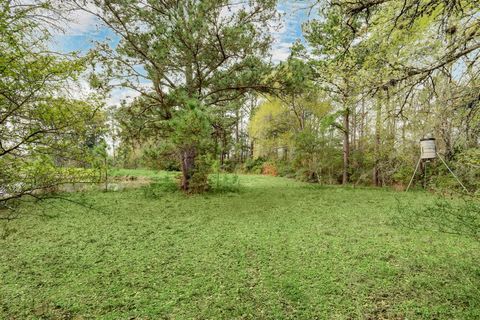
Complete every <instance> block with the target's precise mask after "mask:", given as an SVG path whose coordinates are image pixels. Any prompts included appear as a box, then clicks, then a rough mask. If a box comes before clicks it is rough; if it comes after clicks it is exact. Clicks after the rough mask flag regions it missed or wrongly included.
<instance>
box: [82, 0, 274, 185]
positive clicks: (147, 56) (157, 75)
mask: <svg viewBox="0 0 480 320" xmlns="http://www.w3.org/2000/svg"><path fill="white" fill-rule="evenodd" d="M76 2H77V4H78V5H79V6H80V7H82V8H83V9H84V10H88V8H89V7H88V6H87V5H86V4H87V3H90V4H93V5H95V6H96V7H97V8H98V10H90V12H91V13H92V14H95V15H96V16H98V17H99V18H100V19H101V20H102V21H103V22H104V23H105V24H106V25H107V26H109V27H110V28H111V29H112V30H114V31H115V32H116V33H117V34H118V35H119V36H120V37H121V41H120V44H119V45H118V48H117V49H116V51H115V52H112V51H109V50H108V49H107V50H105V52H104V53H105V64H107V62H109V61H110V62H112V64H111V65H110V66H111V69H110V70H112V74H111V75H112V77H113V78H116V79H121V83H119V85H121V86H123V87H127V88H131V89H133V90H135V91H137V92H139V93H140V94H141V95H142V96H143V97H145V98H148V104H146V105H145V106H144V109H142V113H141V114H140V115H139V116H141V117H143V116H145V117H146V118H150V120H151V118H152V117H154V118H155V119H156V120H155V121H150V123H147V122H146V123H145V125H146V126H148V125H150V124H151V123H153V124H154V126H155V127H156V129H158V130H160V131H163V132H164V133H165V134H166V135H169V134H170V131H169V129H168V128H171V126H170V125H169V124H168V123H167V122H169V121H174V119H175V118H176V117H182V114H183V111H182V110H186V109H188V108H190V107H191V106H195V107H194V108H195V109H198V112H199V113H204V114H205V115H206V116H207V117H208V118H210V119H212V118H215V117H222V115H224V114H225V112H224V108H225V107H226V106H227V105H229V104H230V103H231V102H234V101H236V100H238V99H239V98H241V97H242V96H244V95H245V94H246V93H248V92H250V91H252V90H253V91H267V90H268V89H269V86H268V83H266V82H265V79H264V75H265V74H267V73H268V72H269V69H270V68H269V66H268V65H267V64H265V63H264V57H265V56H267V55H268V49H269V46H270V43H271V40H272V39H271V35H270V32H269V31H270V27H271V25H272V23H274V22H275V19H276V17H277V12H276V1H275V0H256V1H249V2H243V1H241V2H237V1H230V0H220V1H218V0H203V1H193V0H181V1H127V0H110V1H102V0H94V1H80V0H76ZM85 8H87V9H85ZM146 84H148V85H146ZM187 106H190V107H187ZM210 121H212V120H210ZM202 134H205V136H204V137H203V139H208V138H209V135H211V132H206V131H202ZM179 136H181V135H179ZM185 136H186V135H185ZM172 141H173V140H172ZM174 141H176V142H175V146H176V148H177V149H178V150H177V154H178V155H179V159H178V160H179V163H181V164H182V166H181V167H182V174H183V179H182V181H183V182H182V189H183V190H185V191H189V183H188V181H189V180H190V179H191V177H192V176H193V174H194V171H195V170H196V168H195V166H196V159H197V157H199V156H203V155H205V153H206V151H207V150H199V147H200V146H191V145H189V146H188V148H186V149H183V148H184V147H185V146H186V145H187V144H186V142H180V141H178V140H174ZM205 182H206V181H205Z"/></svg>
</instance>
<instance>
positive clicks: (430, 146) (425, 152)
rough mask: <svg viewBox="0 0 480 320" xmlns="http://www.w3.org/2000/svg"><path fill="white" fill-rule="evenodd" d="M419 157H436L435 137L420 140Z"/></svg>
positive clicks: (423, 158) (425, 158) (424, 158)
mask: <svg viewBox="0 0 480 320" xmlns="http://www.w3.org/2000/svg"><path fill="white" fill-rule="evenodd" d="M420 149H421V153H420V158H421V159H422V160H429V159H435V158H436V157H437V147H436V145H435V138H424V139H421V140H420Z"/></svg>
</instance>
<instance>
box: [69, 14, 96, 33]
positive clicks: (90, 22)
mask: <svg viewBox="0 0 480 320" xmlns="http://www.w3.org/2000/svg"><path fill="white" fill-rule="evenodd" d="M68 18H69V20H70V23H68V25H67V26H66V28H65V34H66V35H69V36H73V35H85V34H86V33H90V32H93V31H95V30H96V29H97V26H98V25H99V21H98V18H97V17H95V16H94V15H93V14H91V13H88V12H85V11H75V12H73V13H71V14H70V16H69V17H68Z"/></svg>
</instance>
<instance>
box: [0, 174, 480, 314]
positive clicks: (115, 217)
mask: <svg viewBox="0 0 480 320" xmlns="http://www.w3.org/2000/svg"><path fill="white" fill-rule="evenodd" d="M121 174H123V175H125V174H128V175H146V176H149V177H151V178H156V177H160V176H165V174H164V173H155V172H152V171H137V172H132V171H122V172H118V173H117V175H121ZM159 179H160V178H159ZM160 180H161V179H160ZM240 182H241V185H242V188H241V189H240V192H238V193H209V194H206V195H198V196H185V195H183V194H181V193H178V192H171V191H165V192H160V193H151V192H147V191H148V190H149V188H143V189H133V190H132V189H126V190H124V191H121V192H108V193H102V192H96V193H93V192H92V193H83V194H82V193H77V194H72V195H69V198H70V199H72V200H75V201H78V202H83V203H88V204H89V205H92V206H93V207H94V208H95V209H96V210H87V209H85V208H84V207H82V206H79V205H76V204H74V203H69V202H59V201H49V202H44V203H43V204H41V205H40V206H39V207H33V206H28V207H26V208H25V210H26V211H27V212H28V215H26V216H23V218H21V219H19V220H16V221H13V222H10V223H9V224H10V225H11V226H10V227H11V228H15V229H16V232H15V233H13V234H12V235H10V236H9V237H8V238H7V239H5V240H0V319H163V318H165V319H479V318H480V264H479V261H480V245H479V243H478V242H475V241H473V240H470V239H468V238H464V237H460V236H453V235H447V234H440V233H434V232H419V231H413V230H409V229H402V228H399V227H397V226H395V225H393V224H392V220H393V215H395V209H394V208H395V206H396V198H400V200H401V201H404V202H409V203H410V204H412V205H414V206H420V205H422V204H425V203H427V202H429V201H432V200H433V196H431V195H428V194H425V193H420V192H412V193H408V194H404V193H402V194H400V193H395V192H392V191H388V190H380V189H366V188H359V189H353V188H340V187H320V186H313V185H307V184H303V183H299V182H295V181H292V180H287V179H282V178H272V177H260V176H241V177H240Z"/></svg>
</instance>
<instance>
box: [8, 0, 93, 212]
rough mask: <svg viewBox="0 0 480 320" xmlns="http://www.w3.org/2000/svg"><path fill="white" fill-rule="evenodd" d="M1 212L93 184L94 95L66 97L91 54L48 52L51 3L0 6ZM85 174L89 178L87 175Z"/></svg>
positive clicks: (52, 15)
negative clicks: (74, 185)
mask: <svg viewBox="0 0 480 320" xmlns="http://www.w3.org/2000/svg"><path fill="white" fill-rule="evenodd" d="M0 4H1V6H0V8H1V10H0V11H1V13H0V34H1V37H0V52H1V53H0V167H1V168H2V170H1V171H0V186H1V189H0V209H2V208H3V207H5V206H6V207H8V208H11V205H9V204H8V201H9V200H13V199H18V198H21V197H23V196H24V195H30V196H38V195H39V194H40V193H41V192H44V191H48V190H49V189H51V188H55V187H56V186H58V185H59V184H62V183H70V182H77V181H83V182H86V181H92V182H93V181H97V180H98V178H97V175H94V176H95V177H91V172H89V171H85V172H82V171H81V170H77V169H73V168H72V167H88V166H90V165H91V163H92V161H93V159H94V158H95V155H94V153H92V152H91V149H92V148H93V147H94V146H95V144H97V143H98V140H99V137H100V136H101V134H102V127H103V115H102V112H101V110H100V109H101V106H102V105H101V103H100V101H98V96H94V97H89V98H88V99H86V100H85V101H79V100H76V99H73V98H71V96H70V90H69V89H70V88H69V84H71V83H74V82H75V81H76V80H78V78H79V76H80V75H81V74H82V72H84V71H85V70H86V64H87V62H88V60H89V59H90V57H84V58H79V57H77V56H75V55H74V54H66V55H62V54H56V53H53V52H51V51H50V50H48V47H47V43H48V41H49V39H50V38H51V35H50V34H49V32H48V29H46V26H50V27H51V26H54V24H53V21H55V19H58V17H57V15H59V14H60V13H59V11H57V10H53V7H52V4H51V2H50V1H38V3H35V4H23V5H22V4H18V3H17V2H16V1H2V2H0ZM89 177H91V178H89Z"/></svg>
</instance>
